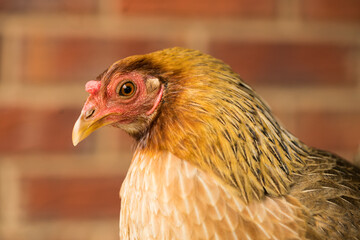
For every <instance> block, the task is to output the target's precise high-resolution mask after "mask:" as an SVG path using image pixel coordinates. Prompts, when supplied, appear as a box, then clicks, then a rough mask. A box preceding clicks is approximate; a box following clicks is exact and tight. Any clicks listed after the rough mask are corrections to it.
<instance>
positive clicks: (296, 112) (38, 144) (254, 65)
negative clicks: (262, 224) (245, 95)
mask: <svg viewBox="0 0 360 240" xmlns="http://www.w3.org/2000/svg"><path fill="white" fill-rule="evenodd" d="M171 46H185V47H189V48H196V49H200V50H202V51H205V52H208V53H210V54H213V55H214V56H216V57H218V58H221V59H223V60H224V61H226V62H227V63H229V64H230V65H231V66H233V68H234V69H235V70H236V71H237V72H239V73H240V75H241V76H242V77H243V79H245V81H247V82H248V83H249V84H250V85H252V86H253V87H254V88H255V89H256V90H257V92H258V93H259V94H260V95H262V96H263V98H264V99H265V100H266V101H267V102H268V104H269V105H270V106H271V107H272V109H273V111H274V112H275V114H276V115H277V116H278V118H279V119H280V121H281V122H282V123H283V124H284V125H285V126H286V127H287V128H288V129H289V130H290V131H291V132H293V133H294V134H295V135H296V136H298V137H299V138H300V139H302V140H303V141H304V142H306V143H308V144H310V145H313V146H316V147H319V148H323V149H328V150H331V151H333V152H335V153H337V154H339V155H341V156H344V157H346V158H347V159H349V160H350V161H355V156H356V154H359V153H358V152H359V144H360V1H359V0H344V1H338V0H223V1H215V0H208V1H206V0H198V1H193V0H192V1H190V0H173V1H167V0H153V1H149V0H122V1H116V0H88V1H85V0H78V1H72V0H52V1H47V0H33V1H26V0H0V239H2V240H22V239H27V240H49V239H51V240H85V239H86V240H92V239H109V240H111V239H117V235H118V233H117V232H118V213H119V199H118V190H119V188H120V185H121V182H122V180H123V178H124V176H125V174H126V171H127V167H128V165H129V161H130V159H131V155H132V141H131V139H130V138H129V137H127V136H126V135H125V134H124V133H122V132H121V131H120V130H117V129H112V128H104V129H102V130H101V131H98V132H96V133H94V134H93V135H92V136H91V137H90V138H88V139H86V140H85V141H84V142H82V143H81V144H80V145H79V146H78V147H76V148H74V147H73V146H72V144H71V131H72V126H73V124H74V122H75V120H76V118H77V117H78V114H79V113H80V109H81V108H82V104H83V102H84V100H85V98H86V96H87V94H86V92H85V91H84V84H85V82H86V81H88V80H91V79H94V78H95V77H96V76H97V75H98V74H99V73H101V72H102V71H103V70H104V69H105V68H106V67H107V66H109V65H110V64H111V63H112V62H114V61H115V60H118V59H120V58H123V57H126V56H128V55H132V54H138V53H146V52H150V51H153V50H157V49H161V48H165V47H171ZM358 161H359V162H360V159H358Z"/></svg>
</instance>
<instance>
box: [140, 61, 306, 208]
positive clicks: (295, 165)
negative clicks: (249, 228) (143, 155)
mask: <svg viewBox="0 0 360 240" xmlns="http://www.w3.org/2000/svg"><path fill="white" fill-rule="evenodd" d="M199 58H200V59H199ZM194 61H195V60H194ZM196 61H198V63H197V62H195V63H194V62H193V63H192V66H191V68H190V67H189V68H188V70H186V71H183V72H182V73H181V74H180V75H179V73H178V72H177V75H176V77H174V76H173V77H172V78H171V80H168V81H167V82H166V89H165V93H164V98H163V103H162V106H161V111H159V115H158V116H157V118H156V119H155V120H154V122H153V123H152V125H151V126H150V127H149V131H148V132H147V133H146V134H145V135H144V136H143V138H142V139H141V140H140V141H139V146H138V150H139V151H142V150H143V151H145V150H146V151H149V152H157V151H169V152H171V153H173V154H174V155H176V156H177V157H179V158H181V159H184V160H186V161H189V162H191V163H193V164H194V165H196V166H198V167H199V168H201V169H202V170H204V171H206V172H207V173H209V174H211V175H212V176H213V177H215V178H216V179H218V180H219V181H220V182H222V183H223V184H224V185H225V186H227V187H228V188H229V190H230V191H232V192H233V193H234V194H236V195H237V196H238V197H239V198H240V199H242V200H243V201H244V202H245V203H249V202H251V201H254V200H259V199H261V198H262V197H263V196H264V195H265V194H268V195H271V196H279V195H282V194H285V193H286V192H287V190H288V187H289V185H290V184H291V175H292V174H293V173H294V172H296V171H297V170H298V169H300V168H301V167H302V166H303V165H304V163H303V161H302V159H303V158H304V156H306V155H307V154H308V153H307V151H308V148H307V147H306V146H305V145H304V144H302V143H301V142H300V141H298V139H296V138H295V137H293V136H292V135H291V134H290V133H288V132H287V131H286V130H285V129H283V128H282V127H281V126H280V125H279V124H278V123H277V121H276V120H275V119H274V117H273V116H272V114H271V112H270V110H269V109H268V107H267V106H266V105H265V104H264V102H263V101H262V100H261V99H260V98H259V97H258V96H256V95H255V93H254V91H253V90H252V89H251V88H250V87H248V86H247V85H245V84H244V83H243V82H242V81H241V80H240V78H239V76H238V75H237V74H235V73H234V72H232V70H231V69H230V68H229V67H228V66H227V65H225V64H223V63H222V62H220V61H219V60H216V59H214V58H211V57H210V56H208V55H201V56H198V57H197V58H196ZM185 62H186V61H185ZM166 70H167V72H169V69H166ZM170 72H171V71H170ZM145 146H146V147H145Z"/></svg>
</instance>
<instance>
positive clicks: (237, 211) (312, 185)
mask: <svg viewBox="0 0 360 240" xmlns="http://www.w3.org/2000/svg"><path fill="white" fill-rule="evenodd" d="M129 73H135V74H137V75H138V76H145V77H144V78H145V79H152V80H154V83H156V85H154V84H150V85H149V84H148V83H146V84H147V85H149V86H150V87H151V88H156V87H157V86H158V83H159V82H160V85H161V87H162V88H163V95H162V99H161V102H160V103H159V107H158V108H157V109H156V110H155V112H154V114H152V115H151V116H143V115H141V116H137V118H136V121H134V123H132V124H130V125H125V126H124V125H121V124H114V125H115V126H118V127H122V128H123V129H125V130H127V131H128V133H129V134H131V135H132V136H133V137H134V138H135V139H136V140H137V149H136V153H135V155H134V158H133V161H132V163H131V166H130V169H129V172H128V175H127V177H126V179H125V181H124V183H123V186H122V189H121V198H122V202H121V209H122V210H121V216H120V236H121V238H122V239H249V240H251V239H260V240H261V239H278V240H281V239H312V240H314V239H351V240H360V237H359V236H360V211H359V210H360V170H359V169H358V168H356V167H355V166H353V165H351V164H349V163H347V162H346V161H345V160H343V159H341V158H340V157H338V156H335V155H333V154H330V153H328V152H325V151H321V150H318V149H314V148H312V147H309V146H307V145H305V144H304V143H302V142H301V141H299V140H298V139H297V138H296V137H294V136H293V135H292V134H290V133H289V132H288V131H287V130H286V129H284V128H283V127H282V126H281V125H280V124H279V123H278V122H277V120H276V119H275V117H274V116H273V115H272V113H271V111H270V109H269V107H268V106H267V105H266V103H265V102H264V101H263V100H262V99H261V98H260V97H259V96H257V95H256V93H255V92H254V90H253V89H251V88H250V87H249V86H248V85H246V84H245V83H244V82H243V81H242V80H241V78H240V77H239V75H238V74H236V73H234V72H233V71H232V69H231V68H230V67H229V66H228V65H226V64H225V63H223V62H222V61H220V60H218V59H215V58H213V57H211V56H209V55H206V54H202V53H200V52H199V51H194V50H188V49H182V48H172V49H165V50H162V51H158V52H154V53H150V54H146V55H138V56H132V57H128V58H125V59H123V60H120V61H118V62H116V63H114V64H113V65H112V66H111V67H110V68H109V70H108V71H106V72H105V73H103V74H102V75H101V76H100V77H99V79H98V80H99V81H102V85H101V86H102V88H101V89H100V91H102V92H101V93H102V94H103V96H104V97H106V89H107V85H108V84H109V83H110V82H111V79H112V76H117V75H121V74H129ZM157 80H158V81H159V82H158V81H157ZM146 104H148V105H149V103H146ZM146 107H149V106H147V105H146ZM130 126H132V127H130ZM134 126H135V127H134Z"/></svg>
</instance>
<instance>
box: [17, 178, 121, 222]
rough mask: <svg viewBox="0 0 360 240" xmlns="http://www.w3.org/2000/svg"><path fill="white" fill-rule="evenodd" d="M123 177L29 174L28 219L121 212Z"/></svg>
mask: <svg viewBox="0 0 360 240" xmlns="http://www.w3.org/2000/svg"><path fill="white" fill-rule="evenodd" d="M122 181H123V177H120V176H110V177H91V176H89V177H69V178H61V177H55V176H53V177H25V178H24V179H23V181H22V182H23V192H24V198H23V203H24V209H25V212H26V216H27V218H28V219H46V218H66V219H71V218H99V217H114V218H117V217H118V216H119V210H120V199H119V189H120V186H121V183H122Z"/></svg>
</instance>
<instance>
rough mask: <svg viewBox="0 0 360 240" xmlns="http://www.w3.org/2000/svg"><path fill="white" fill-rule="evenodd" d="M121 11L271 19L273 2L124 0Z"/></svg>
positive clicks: (145, 13) (140, 13)
mask: <svg viewBox="0 0 360 240" xmlns="http://www.w3.org/2000/svg"><path fill="white" fill-rule="evenodd" d="M121 11H122V12H124V13H125V14H131V15H135V14H137V15H159V14H161V15H169V16H173V15H184V16H196V17H198V16H226V17H228V16H240V17H260V18H267V17H272V16H274V14H275V1H274V0H223V1H216V0H212V1H207V0H198V1H192V0H173V1H164V0H154V1H146V0H124V1H122V3H121Z"/></svg>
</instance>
